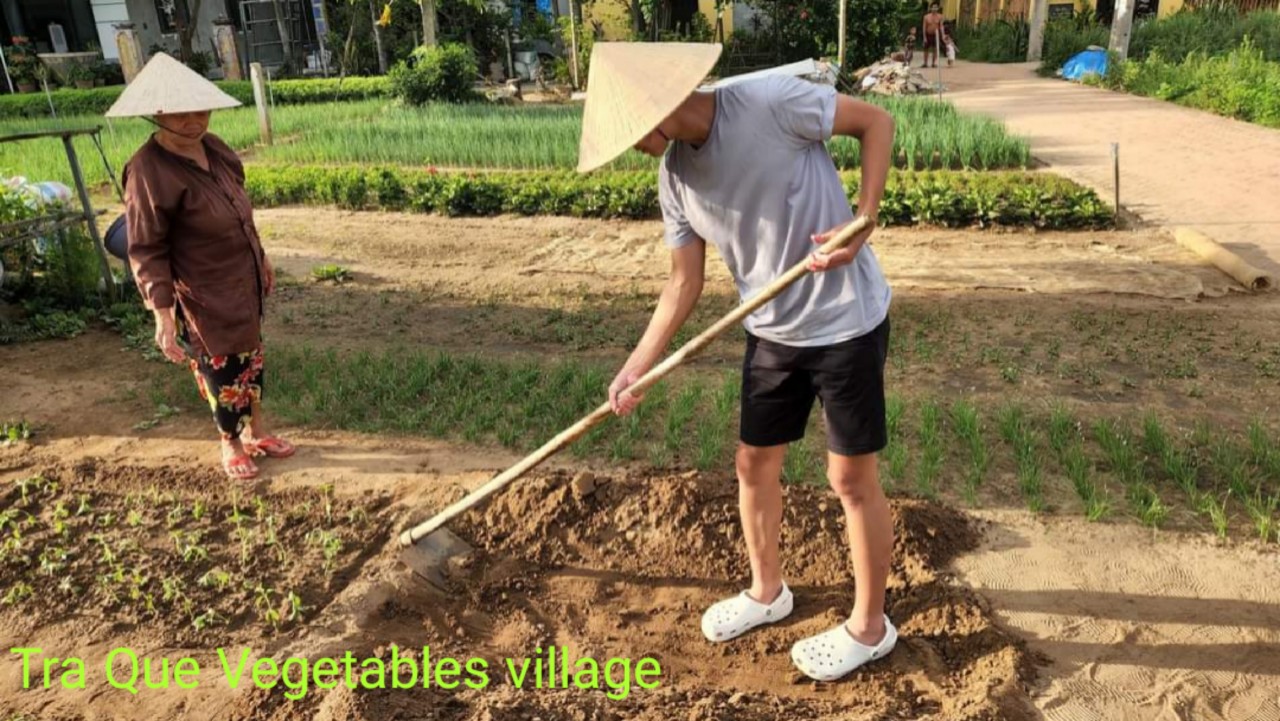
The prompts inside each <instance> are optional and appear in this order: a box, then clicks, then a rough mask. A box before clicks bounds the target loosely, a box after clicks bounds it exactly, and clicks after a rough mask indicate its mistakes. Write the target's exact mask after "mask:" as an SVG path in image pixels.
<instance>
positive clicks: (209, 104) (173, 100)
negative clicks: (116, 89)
mask: <svg viewBox="0 0 1280 721" xmlns="http://www.w3.org/2000/svg"><path fill="white" fill-rule="evenodd" d="M239 105H241V103H240V101H239V100H236V99H235V98H233V97H231V96H230V95H227V94H226V93H224V92H222V91H221V90H219V89H218V86H217V85H214V84H213V83H211V82H209V80H208V79H207V78H205V77H204V76H202V75H200V73H197V72H196V71H194V70H192V69H191V68H189V67H187V66H186V65H183V64H182V63H180V62H178V61H177V60H174V59H173V58H172V57H170V56H168V55H166V54H164V53H156V54H155V56H154V57H153V58H151V60H149V61H148V62H147V65H146V67H144V68H143V69H142V72H140V73H138V76H137V77H135V78H134V79H133V82H131V83H129V86H128V87H126V88H125V89H124V92H123V93H120V97H119V98H117V99H116V102H115V104H113V105H112V106H111V109H109V110H107V117H108V118H124V117H130V116H135V115H169V114H172V113H194V112H199V111H201V110H219V109H222V108H234V107H238V106H239Z"/></svg>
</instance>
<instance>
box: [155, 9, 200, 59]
mask: <svg viewBox="0 0 1280 721" xmlns="http://www.w3.org/2000/svg"><path fill="white" fill-rule="evenodd" d="M202 2H203V0H161V2H160V4H159V9H160V11H161V12H163V13H164V14H165V15H168V16H169V22H170V23H172V24H173V26H174V28H176V29H177V31H178V56H179V57H178V59H179V60H181V61H182V62H184V63H185V62H188V61H189V60H191V57H192V56H193V55H195V50H194V48H193V46H194V44H195V36H196V28H197V27H198V26H199V23H198V22H197V21H198V19H199V17H200V5H201V3H202Z"/></svg>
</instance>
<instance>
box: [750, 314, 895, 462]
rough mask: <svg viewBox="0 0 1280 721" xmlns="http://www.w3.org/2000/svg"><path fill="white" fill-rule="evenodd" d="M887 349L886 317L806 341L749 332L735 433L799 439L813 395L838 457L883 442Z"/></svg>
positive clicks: (754, 442) (773, 440) (760, 440)
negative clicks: (813, 343)
mask: <svg viewBox="0 0 1280 721" xmlns="http://www.w3.org/2000/svg"><path fill="white" fill-rule="evenodd" d="M888 353H889V319H888V318H885V319H884V321H883V322H882V323H881V324H880V325H878V326H876V328H875V329H874V330H872V331H871V332H870V333H867V334H865V335H862V336H859V337H857V338H853V339H850V340H847V341H845V342H843V343H836V344H834V345H828V346H817V347H812V348H800V347H795V346H788V345H782V344H779V343H774V342H771V341H767V340H763V339H761V338H757V337H756V336H753V335H751V334H750V333H748V334H747V353H746V357H745V358H744V359H743V363H742V412H741V413H742V415H741V422H740V431H739V438H740V439H741V440H742V442H743V443H745V444H747V445H749V446H777V445H782V444H784V443H791V442H793V441H798V440H800V439H801V438H804V431H805V426H806V425H808V423H809V413H810V411H812V409H813V399H814V398H815V397H816V398H817V399H818V400H819V401H820V402H821V403H822V408H823V411H824V415H825V419H826V426H827V448H828V450H830V451H831V452H832V453H836V454H838V455H842V456H857V455H862V454H865V453H875V452H878V451H880V450H881V449H883V448H884V447H885V445H886V444H887V443H888V441H889V437H888V431H887V429H886V427H885V410H884V364H885V359H886V358H887V356H888Z"/></svg>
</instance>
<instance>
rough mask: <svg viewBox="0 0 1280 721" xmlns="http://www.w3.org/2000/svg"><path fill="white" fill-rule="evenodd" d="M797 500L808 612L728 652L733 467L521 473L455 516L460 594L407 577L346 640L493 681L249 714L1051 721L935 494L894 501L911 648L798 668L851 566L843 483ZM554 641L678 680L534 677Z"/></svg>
mask: <svg viewBox="0 0 1280 721" xmlns="http://www.w3.org/2000/svg"><path fill="white" fill-rule="evenodd" d="M786 502H787V511H786V518H785V521H784V527H785V531H784V538H783V543H784V548H783V554H784V559H785V566H786V574H787V578H788V582H789V583H790V584H791V585H792V588H793V589H794V591H795V593H796V600H797V603H796V609H795V612H794V614H793V615H792V616H791V617H790V618H789V619H787V620H786V621H783V622H781V623H779V624H776V625H774V626H770V627H765V628H762V629H757V630H756V631H753V632H752V633H750V634H748V635H747V636H744V637H742V638H741V639H738V640H736V641H734V642H731V643H728V644H724V645H713V644H709V643H707V642H706V641H705V640H704V639H703V638H702V635H701V633H700V631H699V629H698V623H699V618H700V616H701V613H702V610H703V609H704V608H705V607H706V606H707V605H708V604H710V603H712V602H714V601H715V600H717V599H718V598H721V597H723V596H725V595H726V594H732V593H736V592H737V590H738V589H739V588H740V587H741V586H740V584H744V583H746V582H747V579H748V572H747V567H746V559H745V548H744V546H743V544H742V541H741V538H740V532H739V529H738V522H737V516H736V514H737V506H736V487H735V486H734V485H733V481H732V480H726V479H724V478H710V477H706V476H702V475H698V474H686V475H681V476H672V477H652V476H634V477H623V478H616V479H609V478H597V477H592V476H588V475H578V476H570V475H568V474H565V473H549V474H544V475H540V476H538V477H536V478H533V479H529V480H527V481H525V482H521V483H517V484H515V485H514V487H513V488H511V489H508V490H507V491H505V492H504V493H501V494H499V495H497V496H494V497H492V498H491V499H490V500H489V502H488V503H487V505H486V506H485V507H484V508H483V510H477V511H475V512H473V513H472V514H470V515H469V516H467V517H465V518H464V519H462V520H461V521H460V522H458V523H456V524H455V525H454V528H453V530H454V531H455V532H456V533H457V534H458V535H460V536H462V537H463V538H464V539H466V540H467V541H468V542H470V543H472V544H473V545H474V546H475V551H474V552H473V553H472V554H471V555H470V556H468V557H467V558H465V559H462V560H461V561H460V562H457V563H454V564H453V565H452V566H451V569H450V575H449V579H448V586H449V587H448V589H447V592H443V593H442V592H440V591H437V590H426V589H425V588H421V587H419V588H417V589H410V588H408V587H402V588H401V589H400V591H399V592H398V593H396V594H395V595H394V596H393V597H391V598H388V599H387V600H386V602H385V603H383V604H382V606H381V607H380V609H379V612H378V613H376V614H374V616H375V617H374V618H373V619H372V620H371V622H370V623H368V624H367V625H366V626H365V627H364V628H363V629H362V630H361V631H360V632H359V633H358V634H356V636H355V637H353V638H349V639H347V641H348V643H347V646H349V647H351V648H363V649H364V650H365V652H366V653H370V654H372V655H378V656H380V657H382V658H384V660H386V659H387V658H388V656H389V654H390V651H389V650H388V647H389V644H391V643H396V644H397V645H399V646H400V647H401V648H404V647H408V648H417V647H421V646H429V649H430V653H431V656H432V658H444V657H453V658H458V659H467V658H468V657H479V658H484V659H486V660H487V663H488V668H489V669H490V670H491V682H490V684H489V685H488V686H487V687H486V688H483V689H480V690H473V689H468V688H466V687H465V686H459V687H458V688H456V689H454V690H449V691H446V690H443V689H439V688H429V689H422V688H417V689H414V690H391V689H388V690H372V691H368V690H355V691H352V690H348V689H347V688H345V687H339V688H338V689H336V690H334V691H331V692H328V693H327V694H326V695H325V696H324V697H323V700H320V701H314V702H304V703H302V704H295V703H292V702H287V701H285V700H283V699H282V698H280V695H279V694H278V693H275V694H268V693H258V694H254V695H251V696H247V697H245V698H243V699H241V703H240V704H239V711H238V716H237V718H240V719H273V720H275V719H286V718H294V717H297V714H298V713H299V712H301V711H302V710H303V708H304V707H305V708H306V713H307V714H309V715H310V717H314V718H317V719H335V720H336V719H370V720H372V719H379V720H383V719H406V720H407V719H457V720H459V721H462V720H465V721H490V720H496V719H544V720H545V721H551V720H553V719H565V720H566V721H569V720H573V721H603V720H606V719H622V718H626V719H652V720H654V721H657V720H658V719H663V720H666V719H688V720H689V721H713V720H718V719H725V720H728V719H735V720H741V721H755V720H757V719H759V720H761V721H763V720H764V719H776V718H781V717H788V716H789V717H794V718H805V719H837V718H838V719H863V718H866V719H872V718H875V719H883V718H913V719H920V718H934V719H948V720H949V721H951V720H969V721H979V720H987V719H1030V718H1036V714H1035V713H1034V711H1033V710H1032V708H1031V706H1030V703H1029V700H1028V697H1027V694H1026V691H1025V687H1026V684H1027V683H1028V682H1029V681H1030V678H1031V676H1032V674H1033V672H1034V669H1033V664H1032V661H1031V658H1030V656H1029V655H1028V654H1027V653H1026V652H1025V650H1024V648H1023V646H1022V645H1021V643H1020V642H1019V641H1018V640H1016V639H1015V638H1014V637H1013V636H1011V635H1009V634H1007V633H1005V632H1003V631H1001V630H1000V629H998V628H996V627H995V626H994V625H993V624H992V622H991V617H990V615H989V613H988V611H987V609H986V608H985V606H984V604H983V603H982V602H981V601H980V600H979V599H978V598H977V597H976V596H975V595H974V594H973V593H971V592H970V591H968V590H967V589H965V588H962V587H958V586H956V585H954V584H952V583H950V582H949V581H948V579H947V578H945V577H944V575H943V574H941V573H940V572H939V570H938V569H939V568H940V567H941V566H943V565H945V564H946V563H947V562H948V560H949V559H950V558H952V557H953V556H955V555H956V554H958V553H963V552H964V551H966V550H968V549H970V548H972V547H973V546H974V545H975V543H976V540H977V539H976V533H975V531H974V530H973V529H972V528H971V526H970V524H969V523H968V522H967V521H966V519H965V518H964V517H963V516H962V515H960V514H959V513H957V512H955V511H951V510H948V509H946V508H944V507H941V506H937V505H934V504H930V503H922V502H900V503H895V504H894V507H893V513H894V530H895V548H894V559H893V571H892V578H891V580H890V592H889V608H888V611H889V614H890V615H891V617H892V618H893V619H894V621H895V623H896V624H897V625H898V627H899V631H900V634H901V640H900V642H899V645H898V647H897V649H896V650H895V652H894V653H893V654H892V655H891V656H890V657H888V658H887V659H886V660H884V661H883V662H880V663H878V664H872V665H871V666H869V667H867V668H864V669H862V670H859V671H858V672H855V673H854V674H851V675H850V676H849V677H848V678H846V679H844V680H842V681H840V682H838V683H834V684H815V683H813V682H810V681H808V680H807V679H805V678H804V677H803V676H801V675H800V674H799V673H798V672H796V671H795V670H794V668H793V667H792V665H791V662H790V657H789V649H790V646H791V644H792V643H794V642H795V641H796V640H798V639H800V638H802V637H804V636H807V635H810V634H812V633H817V632H819V631H821V630H825V629H826V628H828V627H830V626H832V625H834V624H837V623H839V622H840V621H841V620H843V619H844V618H845V617H846V616H847V613H848V609H849V607H850V605H851V604H852V572H851V569H850V564H849V561H848V549H847V545H846V542H845V540H844V523H843V516H842V512H841V509H840V506H839V504H838V502H836V501H835V500H834V498H833V497H832V496H831V495H830V493H827V492H823V491H819V490H817V489H811V488H798V487H792V488H788V489H787V498H786ZM399 572H400V573H404V571H403V570H400V571H399ZM549 647H555V648H556V649H557V653H558V654H560V657H561V658H563V657H566V656H567V657H568V658H569V659H570V662H571V663H575V662H578V660H579V659H583V658H591V659H595V660H596V661H598V662H599V663H600V665H601V667H603V666H604V663H605V660H606V659H609V658H628V659H631V660H632V661H633V664H634V663H638V662H639V661H640V660H641V659H653V660H654V661H655V662H656V663H657V664H659V665H660V668H661V676H660V685H659V686H658V687H657V688H653V689H641V688H638V687H637V686H635V685H634V684H633V685H632V686H631V688H630V690H629V692H628V693H627V694H626V697H625V698H619V696H621V695H622V694H621V692H620V691H618V690H617V689H616V688H613V689H611V688H610V687H608V686H605V685H603V683H602V687H601V688H600V689H598V690H594V689H586V690H584V689H579V688H574V687H570V688H529V687H528V686H530V685H532V682H529V683H528V684H526V687H525V688H523V689H518V688H516V687H515V686H514V684H512V683H511V682H510V680H509V676H508V674H507V672H506V668H507V666H506V665H505V663H506V662H507V660H508V659H512V660H515V661H516V662H517V664H518V663H519V661H520V660H521V659H525V658H531V657H535V658H546V655H547V654H546V650H547V649H548V648H549ZM402 653H403V652H402ZM517 668H518V666H517ZM573 668H575V669H576V668H579V667H578V666H573ZM611 694H612V697H611Z"/></svg>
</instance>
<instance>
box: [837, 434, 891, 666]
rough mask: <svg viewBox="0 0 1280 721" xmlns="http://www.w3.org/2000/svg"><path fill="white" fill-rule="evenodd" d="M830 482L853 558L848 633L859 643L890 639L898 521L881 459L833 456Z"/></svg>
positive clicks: (871, 454) (871, 644)
mask: <svg viewBox="0 0 1280 721" xmlns="http://www.w3.org/2000/svg"><path fill="white" fill-rule="evenodd" d="M827 479H828V480H829V481H830V482H831V489H832V490H833V491H835V493H836V495H837V496H838V497H839V498H840V504H841V506H842V507H843V508H844V515H845V522H846V525H847V527H848V535H849V549H850V551H851V553H852V555H853V576H854V603H853V615H852V616H851V617H850V619H849V621H848V623H847V628H848V629H849V633H850V635H852V636H853V638H854V639H855V640H856V641H858V642H859V643H862V644H865V645H867V646H875V645H876V644H878V643H880V641H881V640H882V639H883V638H884V634H885V626H884V603H885V584H886V583H887V582H888V578H889V563H890V561H891V559H892V555H893V517H892V515H891V514H890V512H889V501H888V500H887V499H886V498H885V496H884V491H883V490H882V489H881V488H880V475H879V469H878V466H877V461H876V455H875V454H874V453H869V454H865V455H859V456H841V455H837V454H835V453H828V454H827Z"/></svg>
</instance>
